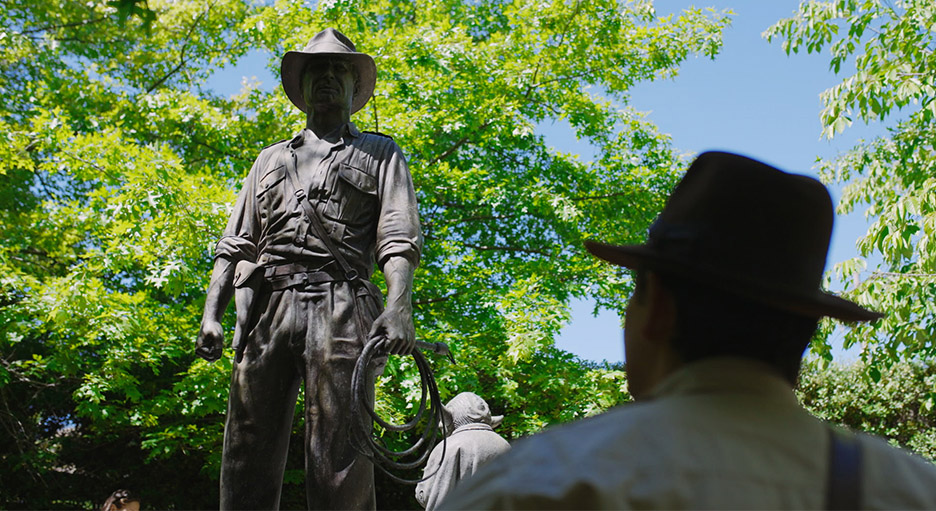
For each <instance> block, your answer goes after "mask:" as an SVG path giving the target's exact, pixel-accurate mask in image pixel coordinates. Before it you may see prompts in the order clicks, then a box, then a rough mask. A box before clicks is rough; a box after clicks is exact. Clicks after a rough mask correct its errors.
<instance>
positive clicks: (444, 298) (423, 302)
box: [413, 291, 465, 306]
mask: <svg viewBox="0 0 936 511" xmlns="http://www.w3.org/2000/svg"><path fill="white" fill-rule="evenodd" d="M463 294H465V291H456V292H454V293H451V294H447V295H445V296H440V297H438V298H428V299H426V300H415V301H413V305H417V306H418V305H429V304H430V303H439V302H444V301H447V300H450V299H452V298H455V297H456V296H458V295H463Z"/></svg>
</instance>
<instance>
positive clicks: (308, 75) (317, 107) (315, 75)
mask: <svg viewBox="0 0 936 511" xmlns="http://www.w3.org/2000/svg"><path fill="white" fill-rule="evenodd" d="M356 90H357V76H356V73H355V68H354V64H352V63H351V61H350V60H349V59H343V58H340V57H323V58H317V59H312V60H310V61H309V64H308V65H307V66H306V68H305V72H304V73H303V75H302V95H303V99H305V102H306V104H307V105H309V106H310V107H311V108H312V110H314V111H316V112H321V111H328V110H334V109H345V110H350V109H351V100H352V99H354V93H355V92H356Z"/></svg>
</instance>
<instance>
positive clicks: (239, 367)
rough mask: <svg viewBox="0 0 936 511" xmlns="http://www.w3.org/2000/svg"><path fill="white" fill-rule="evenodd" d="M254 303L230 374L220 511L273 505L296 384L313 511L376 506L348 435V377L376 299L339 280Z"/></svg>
mask: <svg viewBox="0 0 936 511" xmlns="http://www.w3.org/2000/svg"><path fill="white" fill-rule="evenodd" d="M254 306H256V307H260V309H259V311H258V314H254V317H255V318H256V320H255V325H253V327H252V328H251V329H250V332H249V334H248V335H247V338H246V346H245V347H244V355H243V359H242V360H240V361H239V362H235V364H234V371H233V375H232V378H231V394H230V398H229V401H228V413H227V420H226V423H225V429H224V454H223V459H222V466H221V509H222V510H225V509H277V508H278V507H279V500H280V489H281V486H282V481H283V471H284V468H285V465H286V452H287V447H288V445H289V436H290V430H291V426H292V420H293V411H294V409H295V405H296V398H297V395H298V393H299V388H300V385H302V384H304V385H305V387H304V389H305V403H304V409H305V445H306V449H305V450H306V452H305V469H306V494H307V504H308V507H309V509H374V508H375V495H374V469H373V465H372V464H371V463H370V462H369V461H368V460H367V459H366V458H365V457H363V456H361V455H360V454H358V453H357V452H356V451H354V449H353V448H352V447H351V445H350V443H349V437H348V432H349V431H350V429H351V428H350V412H351V410H350V406H351V402H352V400H351V375H352V373H353V371H354V364H355V362H356V361H357V358H358V356H359V355H360V353H361V350H362V349H363V347H364V340H365V336H366V334H367V332H366V331H362V330H365V329H367V328H369V326H370V324H371V323H372V322H373V320H374V319H375V318H376V317H377V315H378V314H379V313H380V309H381V304H380V301H379V299H378V298H377V297H374V296H373V295H369V296H366V297H364V298H361V297H357V298H356V297H355V293H354V290H353V289H352V286H351V284H349V283H348V282H345V281H338V282H326V283H319V284H312V285H308V286H306V287H302V288H290V289H285V290H281V291H267V292H263V293H261V294H260V296H259V297H258V302H257V303H255V305H254ZM355 307H359V308H360V316H359V317H357V316H356V312H355ZM384 362H385V359H384V360H382V361H379V363H380V364H381V365H382V364H383V363H384ZM377 371H382V367H378V368H376V370H375V373H376V372H377ZM369 389H370V392H371V394H372V393H373V385H370V386H369ZM372 401H373V396H372V395H371V402H372Z"/></svg>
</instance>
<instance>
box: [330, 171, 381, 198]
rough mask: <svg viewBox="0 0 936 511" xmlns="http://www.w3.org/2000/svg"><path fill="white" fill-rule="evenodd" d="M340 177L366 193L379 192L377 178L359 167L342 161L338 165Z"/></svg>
mask: <svg viewBox="0 0 936 511" xmlns="http://www.w3.org/2000/svg"><path fill="white" fill-rule="evenodd" d="M338 177H340V178H341V180H342V181H345V182H346V183H348V184H350V185H351V186H353V187H354V188H357V189H358V190H360V191H362V192H364V193H367V194H372V195H373V194H376V193H377V178H376V177H374V176H372V175H370V174H368V173H367V172H364V171H363V170H361V169H359V168H357V167H352V166H351V165H348V164H347V163H342V164H341V165H340V166H339V167H338Z"/></svg>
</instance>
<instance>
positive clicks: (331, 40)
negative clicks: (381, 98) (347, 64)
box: [280, 28, 377, 114]
mask: <svg viewBox="0 0 936 511" xmlns="http://www.w3.org/2000/svg"><path fill="white" fill-rule="evenodd" d="M320 57H343V58H346V59H349V60H350V61H351V62H352V63H353V64H354V66H355V67H356V68H357V72H358V78H359V79H360V81H359V83H358V91H357V94H355V95H354V98H353V99H352V100H351V113H352V114H353V113H354V112H357V111H358V110H360V109H361V108H363V107H364V105H366V104H367V101H368V100H370V98H371V96H373V95H374V86H376V85H377V65H376V64H375V63H374V59H373V58H372V57H371V56H370V55H368V54H366V53H359V52H358V51H356V50H355V48H354V43H352V42H351V40H350V39H348V37H347V36H345V35H344V34H342V33H341V32H339V31H337V30H335V29H333V28H326V29H325V30H322V31H321V32H319V33H317V34H315V35H314V36H313V37H312V39H311V40H310V41H309V44H307V45H306V47H305V48H304V49H303V50H302V51H288V52H286V55H283V61H282V63H280V78H281V79H282V81H283V90H284V91H286V97H288V98H289V100H290V101H292V103H293V104H294V105H296V106H297V107H299V110H302V111H303V112H308V111H309V105H307V104H306V102H305V100H304V99H303V98H302V71H303V70H304V69H305V66H306V64H307V63H308V62H309V60H310V59H314V58H320Z"/></svg>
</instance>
